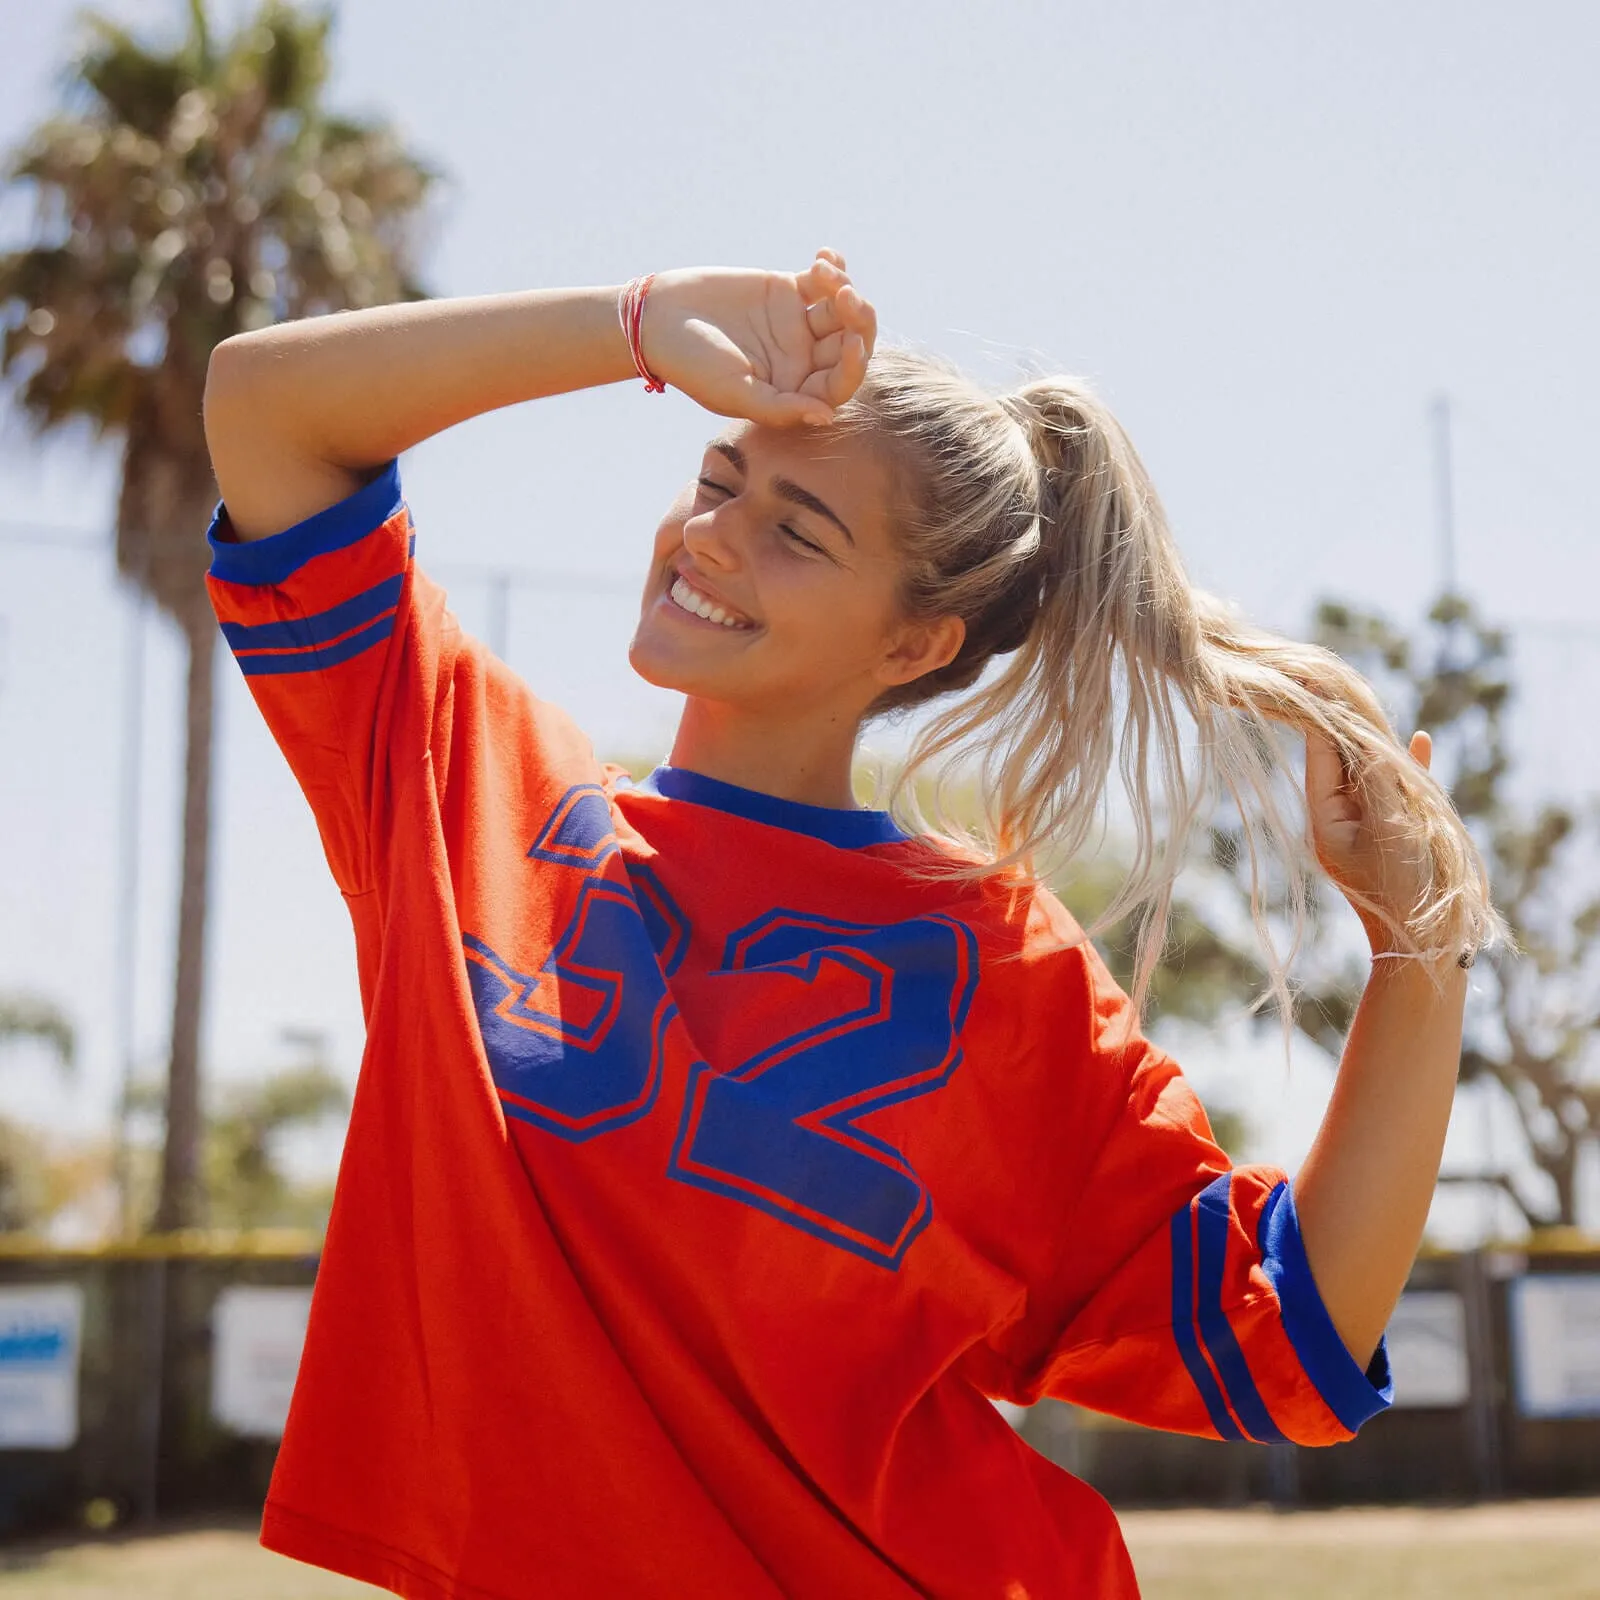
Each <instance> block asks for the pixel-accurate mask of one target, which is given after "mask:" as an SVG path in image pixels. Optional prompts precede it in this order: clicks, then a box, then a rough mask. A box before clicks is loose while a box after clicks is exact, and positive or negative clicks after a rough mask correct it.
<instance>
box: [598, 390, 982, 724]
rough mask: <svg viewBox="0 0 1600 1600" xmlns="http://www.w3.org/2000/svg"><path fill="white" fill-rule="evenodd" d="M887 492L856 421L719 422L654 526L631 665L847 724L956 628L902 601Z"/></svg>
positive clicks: (674, 684) (923, 662)
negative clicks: (907, 611) (927, 621)
mask: <svg viewBox="0 0 1600 1600" xmlns="http://www.w3.org/2000/svg"><path fill="white" fill-rule="evenodd" d="M891 492H892V480H891V474H890V472H889V469H888V468H887V466H886V465H885V463H884V461H883V460H882V458H881V457H880V456H879V455H878V454H877V453H876V452H875V451H874V450H873V449H872V447H871V444H870V442H869V441H868V440H866V439H864V438H863V437H862V436H860V435H859V434H853V433H852V434H841V433H839V432H837V431H836V430H834V429H830V428H785V429H777V428H765V427H758V426H755V425H753V424H750V423H745V422H741V423H735V424H732V425H730V426H729V427H728V428H727V429H726V430H725V431H724V432H722V433H721V434H719V435H718V436H717V437H716V438H715V439H713V440H712V441H711V443H710V444H709V445H707V446H706V451H705V456H704V458H703V459H702V461H701V463H700V471H699V474H698V476H697V478H696V480H695V481H694V482H693V483H690V484H689V485H688V486H687V487H686V488H685V489H684V491H683V493H682V494H680V495H679V496H678V498H677V500H676V501H674V502H673V505H672V507H671V509H670V510H669V511H668V512H667V515H666V517H665V518H664V519H663V521H662V523H661V526H660V527H659V528H658V529H657V530H656V538H655V549H654V553H653V559H652V561H651V565H650V572H649V575H648V577H647V578H646V581H645V587H644V599H643V604H642V606H641V609H640V615H639V626H638V630H637V632H636V633H635V634H634V639H633V644H632V645H631V646H630V648H629V652H628V658H629V660H630V661H631V662H632V664H633V667H634V670H635V671H637V672H638V673H639V675H640V676H641V677H643V678H644V679H645V680H646V681H647V682H650V683H653V684H657V685H659V686H660V687H662V688H666V689H676V690H679V691H680V692H681V693H684V694H687V695H691V696H697V697H701V698H704V699H708V700H715V701H720V702H723V703H725V704H728V705H731V706H736V707H738V708H739V709H741V710H745V711H752V712H764V713H769V714H771V715H773V716H777V717H793V716H802V715H803V716H806V717H808V718H810V717H815V716H817V715H819V714H822V715H829V716H839V717H847V718H849V719H851V726H852V727H854V726H855V725H857V724H858V723H859V722H860V720H861V718H862V717H863V715H864V714H865V713H866V711H867V708H868V707H869V706H871V704H872V703H873V702H874V701H875V700H876V699H877V698H878V697H879V695H880V694H882V693H883V691H884V690H885V689H886V688H888V687H889V686H890V685H892V684H896V683H905V682H908V681H909V680H910V679H912V678H915V677H919V676H921V674H922V673H923V672H927V671H930V670H932V668H933V667H936V666H939V665H942V664H943V661H945V660H948V659H950V657H951V656H953V655H954V654H955V651H956V650H957V649H959V648H960V642H961V632H960V624H959V623H957V622H955V621H954V620H953V619H945V621H944V622H943V623H936V624H932V625H913V624H908V623H907V622H906V621H905V619H904V618H903V616H902V614H901V611H900V606H899V602H898V590H899V579H900V568H899V557H898V554H897V552H896V551H895V548H894V545H893V541H892V539H891V537H890V532H889V507H890V504H891ZM947 647H948V648H947Z"/></svg>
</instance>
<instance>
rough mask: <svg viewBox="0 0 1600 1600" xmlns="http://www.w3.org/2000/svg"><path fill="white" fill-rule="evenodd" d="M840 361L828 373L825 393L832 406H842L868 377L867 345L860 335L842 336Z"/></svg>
mask: <svg viewBox="0 0 1600 1600" xmlns="http://www.w3.org/2000/svg"><path fill="white" fill-rule="evenodd" d="M840 341H841V342H840V347H839V359H838V360H837V361H835V362H834V363H833V365H832V366H830V367H829V368H828V369H827V371H826V375H825V376H826V382H825V383H824V386H823V393H824V395H825V396H826V398H827V401H828V404H829V405H831V406H842V405H843V404H844V403H845V401H846V400H848V399H849V398H850V396H851V395H853V394H854V393H855V392H856V390H857V389H859V388H860V387H861V380H862V379H863V378H864V377H866V375H867V345H866V341H865V340H864V339H863V338H862V337H861V335H860V334H859V333H845V334H841V335H840Z"/></svg>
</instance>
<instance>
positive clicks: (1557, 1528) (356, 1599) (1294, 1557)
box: [0, 1500, 1600, 1600]
mask: <svg viewBox="0 0 1600 1600" xmlns="http://www.w3.org/2000/svg"><path fill="white" fill-rule="evenodd" d="M1123 1528H1124V1530H1125V1532H1126V1533H1127V1536H1128V1543H1129V1546H1130V1547H1131V1549H1132V1550H1133V1557H1134V1562H1135V1565H1136V1566H1137V1567H1138V1569H1139V1574H1140V1581H1141V1583H1142V1585H1143V1588H1144V1593H1145V1597H1146V1600H1213V1597H1214V1600H1223V1597H1226V1600H1251V1597H1253V1596H1257V1595H1260V1596H1263V1597H1267V1596H1270V1597H1271V1600H1336V1597H1337V1600H1373V1597H1377V1600H1433V1597H1436V1596H1437V1597H1444V1600H1491V1597H1493V1600H1596V1597H1600V1500H1565V1501H1538V1502H1522V1503H1516V1504H1506V1505H1495V1506H1481V1507H1471V1508H1466V1509H1461V1510H1422V1509H1417V1508H1412V1507H1390V1508H1384V1509H1380V1510H1370V1511H1366V1510H1363V1511H1299V1512H1291V1513H1286V1514H1279V1513H1274V1512H1271V1511H1257V1510H1250V1511H1139V1512H1130V1513H1127V1514H1125V1515H1124V1517H1123ZM378 1593H379V1591H378V1590H376V1589H370V1588H368V1587H367V1586H366V1585H365V1584H360V1583H351V1582H349V1581H348V1580H346V1579H343V1578H335V1577H332V1576H330V1575H329V1574H327V1573H322V1572H318V1571H316V1570H315V1569H313V1568H311V1567H304V1566H301V1565H300V1564H299V1563H298V1562H293V1561H285V1560H283V1559H282V1558H281V1557H279V1556H274V1555H269V1554H268V1553H267V1552H266V1551H264V1550H262V1549H261V1548H260V1547H259V1546H258V1545H257V1544H256V1542H255V1534H254V1530H253V1529H252V1528H248V1527H245V1526H242V1525H233V1526H226V1527H203V1528H197V1527H188V1528H181V1529H174V1530H172V1531H170V1532H166V1533H161V1534H156V1535H151V1536H147V1537H132V1538H111V1539H102V1540H95V1541H79V1542H68V1543H59V1544H53V1545H42V1544H41V1545H30V1546H16V1547H13V1548H11V1549H9V1550H3V1551H0V1600H33V1597H37V1600H360V1597H361V1596H368V1597H371V1596H375V1595H377V1594H378ZM686 1600H688V1597H686Z"/></svg>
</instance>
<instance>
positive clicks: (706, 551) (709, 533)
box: [683, 500, 740, 572]
mask: <svg viewBox="0 0 1600 1600" xmlns="http://www.w3.org/2000/svg"><path fill="white" fill-rule="evenodd" d="M739 539H740V530H739V526H738V517H737V514H736V513H735V510H734V506H733V502H731V501H727V500H725V501H723V502H722V504H720V505H715V506H710V507H708V508H707V509H706V510H704V511H702V512H699V513H698V514H697V515H695V516H692V517H690V518H689V520H688V521H687V522H686V523H684V525H683V547H684V549H685V550H687V551H688V552H689V554H690V555H691V556H693V557H694V559H695V560H696V561H697V562H698V563H699V564H700V565H701V566H703V567H706V568H708V569H709V568H711V567H717V568H720V569H721V570H722V571H724V572H732V571H733V570H734V569H736V568H737V567H738V565H739V561H740V555H739Z"/></svg>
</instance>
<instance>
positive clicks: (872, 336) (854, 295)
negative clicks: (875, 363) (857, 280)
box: [834, 283, 878, 359]
mask: <svg viewBox="0 0 1600 1600" xmlns="http://www.w3.org/2000/svg"><path fill="white" fill-rule="evenodd" d="M834 304H835V305H836V306H837V307H838V309H839V315H840V317H841V318H842V319H843V322H844V325H845V326H846V327H847V328H853V329H854V330H855V331H856V332H857V333H859V334H860V335H861V340H862V343H863V344H865V345H866V347H867V356H868V358H869V359H870V358H871V356H872V351H873V348H874V346H875V345H876V344H877V342H878V313H877V311H876V309H875V308H874V306H873V304H872V302H871V301H870V300H868V299H866V298H865V297H864V296H863V295H862V293H861V291H860V290H859V289H857V288H856V286H855V285H854V284H853V283H847V284H845V285H844V286H843V287H842V288H841V289H840V290H839V292H838V294H836V295H835V296H834Z"/></svg>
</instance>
